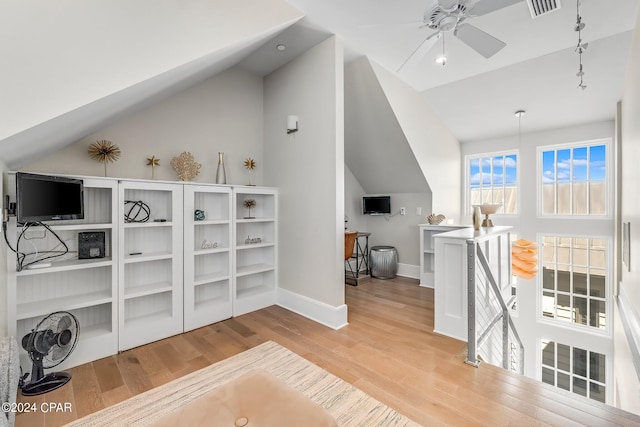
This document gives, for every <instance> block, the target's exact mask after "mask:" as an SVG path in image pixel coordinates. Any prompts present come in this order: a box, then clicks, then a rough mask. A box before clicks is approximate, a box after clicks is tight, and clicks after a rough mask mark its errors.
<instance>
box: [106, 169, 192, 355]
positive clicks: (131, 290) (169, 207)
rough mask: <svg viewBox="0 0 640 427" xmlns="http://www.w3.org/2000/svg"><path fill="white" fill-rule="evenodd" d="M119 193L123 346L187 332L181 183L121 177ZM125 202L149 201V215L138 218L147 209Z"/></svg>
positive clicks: (120, 330) (120, 326) (121, 330)
mask: <svg viewBox="0 0 640 427" xmlns="http://www.w3.org/2000/svg"><path fill="white" fill-rule="evenodd" d="M119 192H120V196H119V200H120V203H119V204H118V211H119V215H118V218H119V221H118V231H119V241H120V246H119V251H118V267H119V268H118V270H119V271H118V273H119V288H118V290H119V306H120V310H119V314H120V316H119V333H120V336H119V343H120V344H119V349H120V350H126V349H129V348H132V347H137V346H139V345H142V344H146V343H149V342H152V341H157V340H159V339H162V338H166V337H169V336H172V335H176V334H179V333H181V332H182V331H183V296H182V295H183V274H182V262H183V251H182V249H183V245H182V243H183V238H182V227H183V208H182V204H183V186H182V185H181V184H171V183H156V182H141V181H121V182H120V185H119ZM126 202H142V203H144V204H145V205H146V206H148V209H149V215H148V216H149V218H148V220H147V221H145V222H138V221H142V220H143V219H144V218H145V217H146V213H145V212H144V211H139V210H138V208H137V207H135V206H133V205H132V204H131V203H126ZM132 207H133V208H132ZM129 211H131V213H130V214H129V217H130V218H129V220H130V221H131V222H127V221H126V220H125V213H127V212H129ZM136 214H137V215H136Z"/></svg>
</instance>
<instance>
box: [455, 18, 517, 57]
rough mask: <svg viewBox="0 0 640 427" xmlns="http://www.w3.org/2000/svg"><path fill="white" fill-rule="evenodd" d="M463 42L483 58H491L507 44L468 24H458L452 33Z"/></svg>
mask: <svg viewBox="0 0 640 427" xmlns="http://www.w3.org/2000/svg"><path fill="white" fill-rule="evenodd" d="M453 34H454V35H455V36H456V37H458V38H459V39H460V40H461V41H462V42H463V43H464V44H466V45H467V46H469V47H470V48H471V49H473V50H475V51H476V52H478V53H479V54H480V55H482V56H484V57H485V58H491V57H492V56H493V55H495V54H496V53H498V52H499V51H500V50H501V49H502V48H503V47H505V46H506V45H507V44H506V43H505V42H503V41H502V40H498V39H497V38H495V37H493V36H492V35H489V34H487V33H485V32H484V31H482V30H481V29H480V28H478V27H474V26H473V25H470V24H460V25H458V28H456V30H455V31H454V33H453Z"/></svg>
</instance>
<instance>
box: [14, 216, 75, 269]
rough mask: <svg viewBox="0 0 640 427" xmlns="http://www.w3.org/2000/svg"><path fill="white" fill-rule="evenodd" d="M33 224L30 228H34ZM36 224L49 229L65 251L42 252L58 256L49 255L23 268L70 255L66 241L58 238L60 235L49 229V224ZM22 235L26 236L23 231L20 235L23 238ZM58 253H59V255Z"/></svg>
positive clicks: (30, 224) (24, 265)
mask: <svg viewBox="0 0 640 427" xmlns="http://www.w3.org/2000/svg"><path fill="white" fill-rule="evenodd" d="M33 224H34V223H29V224H28V226H29V227H30V226H32V225H33ZM35 224H37V225H39V226H41V227H44V228H45V229H47V231H49V232H50V233H51V234H53V235H54V237H55V238H56V239H58V242H60V243H61V244H62V246H64V251H42V252H40V253H51V252H55V253H56V254H55V255H49V256H46V257H44V258H40V259H36V260H33V261H31V262H29V263H27V264H23V265H22V268H24V267H27V266H30V265H32V264H36V263H38V262H41V261H44V260H45V259H51V258H58V257H61V256H64V255H66V254H68V253H69V247H68V246H67V243H66V242H65V241H64V240H62V238H61V237H60V236H58V233H56V232H55V231H53V230H52V229H51V227H49V226H48V225H47V224H45V223H44V222H36V223H35ZM22 234H24V231H23V232H22V233H20V235H21V236H22ZM58 252H59V253H58ZM23 261H24V260H23Z"/></svg>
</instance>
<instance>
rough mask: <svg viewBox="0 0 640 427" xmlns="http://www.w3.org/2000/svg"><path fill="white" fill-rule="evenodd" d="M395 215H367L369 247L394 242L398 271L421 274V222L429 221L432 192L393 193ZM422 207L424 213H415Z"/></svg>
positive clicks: (392, 205)
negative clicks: (401, 212) (427, 218)
mask: <svg viewBox="0 0 640 427" xmlns="http://www.w3.org/2000/svg"><path fill="white" fill-rule="evenodd" d="M389 195H390V196H391V210H392V215H390V216H389V217H388V220H387V219H385V217H384V216H377V215H366V217H367V219H366V221H367V231H368V232H370V233H371V236H370V237H369V248H371V247H372V246H377V245H390V246H394V247H395V248H396V250H397V251H398V263H399V270H398V272H399V273H400V274H401V275H403V276H408V277H413V278H414V279H419V278H420V269H419V267H420V234H419V232H418V224H424V223H426V222H427V221H426V217H427V215H428V214H430V213H431V209H430V208H431V194H429V193H391V194H389ZM401 207H404V208H405V209H406V215H400V208H401ZM418 207H420V208H421V209H422V213H421V214H420V215H417V214H416V208H418Z"/></svg>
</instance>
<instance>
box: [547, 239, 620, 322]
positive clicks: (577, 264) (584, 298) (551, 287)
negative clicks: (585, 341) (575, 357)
mask: <svg viewBox="0 0 640 427" xmlns="http://www.w3.org/2000/svg"><path fill="white" fill-rule="evenodd" d="M607 243H608V241H607V240H605V239H593V238H584V237H561V236H543V237H542V238H541V245H540V246H541V248H542V251H541V253H542V275H541V277H542V316H544V317H547V318H552V319H557V320H559V321H563V322H568V323H572V324H577V325H584V326H588V327H591V328H596V329H600V330H605V329H607V280H606V277H607V275H606V272H607V258H608V257H607Z"/></svg>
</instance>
